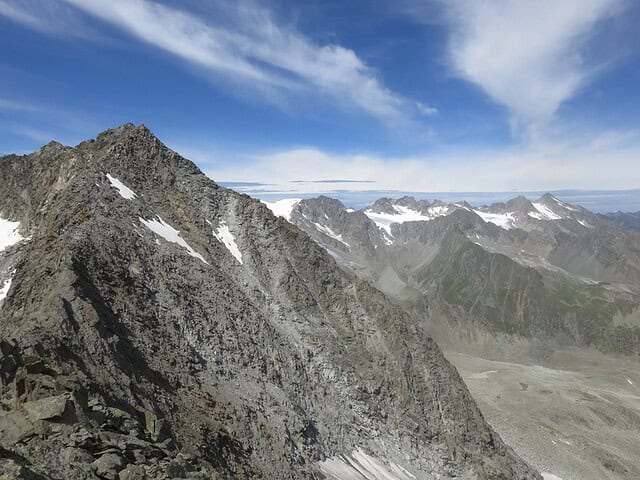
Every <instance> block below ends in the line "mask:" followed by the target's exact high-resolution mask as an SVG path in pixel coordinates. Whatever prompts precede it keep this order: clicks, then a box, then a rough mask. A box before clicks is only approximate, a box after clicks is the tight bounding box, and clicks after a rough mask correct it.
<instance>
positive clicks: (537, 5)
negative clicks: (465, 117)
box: [401, 0, 628, 133]
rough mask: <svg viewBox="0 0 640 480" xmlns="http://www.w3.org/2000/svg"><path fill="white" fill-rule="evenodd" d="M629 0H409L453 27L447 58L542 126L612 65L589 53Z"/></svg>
mask: <svg viewBox="0 0 640 480" xmlns="http://www.w3.org/2000/svg"><path fill="white" fill-rule="evenodd" d="M627 4H628V2H627V1H626V0H562V1H557V0H485V1H477V0H446V1H445V0H429V1H423V0H403V1H402V2H401V9H402V11H403V12H404V13H405V14H407V15H409V16H411V18H413V19H414V20H415V21H418V22H422V23H426V24H431V23H439V24H444V25H446V26H447V27H448V29H449V33H448V37H449V39H448V48H447V50H448V54H447V56H448V63H449V64H450V67H451V69H452V70H453V72H454V73H455V74H456V75H457V76H459V77H461V78H463V79H465V80H467V81H469V82H471V83H473V84H475V85H477V86H478V87H480V88H481V89H482V90H483V91H484V92H485V93H486V94H487V95H489V96H490V97H491V98H492V99H493V100H494V101H495V102H496V103H498V104H500V105H503V106H504V107H506V108H507V109H508V111H509V114H510V118H511V121H512V126H513V128H514V130H516V131H521V130H525V131H527V133H535V132H536V130H539V129H540V128H542V127H544V126H545V125H546V124H547V123H548V122H549V121H550V120H551V118H552V117H553V116H554V114H555V113H556V112H557V110H558V109H559V108H560V106H561V105H562V104H564V103H565V102H567V101H568V100H570V99H571V98H573V97H574V96H575V95H576V94H578V93H579V92H580V91H581V89H583V88H584V87H585V86H586V85H587V84H588V83H589V82H590V81H591V80H592V79H593V78H594V77H595V76H596V74H597V73H598V72H599V71H601V70H602V68H603V67H604V66H605V65H604V64H603V62H601V61H598V60H597V59H594V58H592V57H591V56H590V54H589V52H588V50H589V48H588V47H589V46H590V41H591V40H592V39H593V38H594V36H595V35H596V34H597V33H598V27H599V26H600V25H601V23H602V22H604V21H606V20H607V19H610V18H612V17H614V16H616V15H619V14H621V13H622V12H623V11H624V10H625V7H626V6H627Z"/></svg>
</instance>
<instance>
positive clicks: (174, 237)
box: [139, 215, 209, 265]
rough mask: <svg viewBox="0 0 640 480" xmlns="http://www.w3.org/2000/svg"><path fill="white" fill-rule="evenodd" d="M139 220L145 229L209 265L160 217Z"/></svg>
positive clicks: (178, 232) (177, 231)
mask: <svg viewBox="0 0 640 480" xmlns="http://www.w3.org/2000/svg"><path fill="white" fill-rule="evenodd" d="M139 219H140V222H142V224H143V225H144V226H145V227H147V228H148V229H149V230H151V231H152V232H153V233H155V234H156V235H160V236H161V237H162V238H164V239H165V240H166V241H167V242H171V243H177V244H178V245H180V246H181V247H182V248H184V249H185V250H186V251H187V252H188V253H189V255H191V256H192V257H195V258H197V259H199V260H202V261H203V262H204V263H206V264H207V265H209V262H207V261H206V260H205V259H204V257H203V256H202V255H200V254H199V253H198V252H196V251H195V250H194V249H193V248H191V246H190V245H189V244H188V243H187V242H186V241H185V239H184V238H182V237H181V236H180V231H179V230H176V229H175V228H173V227H172V226H171V225H169V224H168V223H166V222H165V221H164V220H162V217H160V215H158V219H157V220H156V219H155V218H154V219H152V220H145V219H144V218H142V217H139Z"/></svg>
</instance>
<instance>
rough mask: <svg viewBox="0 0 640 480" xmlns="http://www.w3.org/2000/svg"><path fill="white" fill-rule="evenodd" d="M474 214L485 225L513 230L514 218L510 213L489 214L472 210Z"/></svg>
mask: <svg viewBox="0 0 640 480" xmlns="http://www.w3.org/2000/svg"><path fill="white" fill-rule="evenodd" d="M474 212H475V213H476V214H477V215H478V216H479V217H480V218H482V220H484V221H485V222H487V223H493V224H494V225H497V226H498V227H500V228H504V229H505V230H511V229H512V228H515V221H516V219H515V217H514V214H513V213H512V212H508V213H489V212H483V211H482V210H474Z"/></svg>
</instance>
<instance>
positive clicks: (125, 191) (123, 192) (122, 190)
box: [107, 173, 138, 200]
mask: <svg viewBox="0 0 640 480" xmlns="http://www.w3.org/2000/svg"><path fill="white" fill-rule="evenodd" d="M107 180H109V183H110V184H111V186H112V187H113V188H115V189H116V190H118V193H119V194H120V196H121V197H122V198H124V199H126V200H133V199H134V198H136V197H137V196H138V195H136V193H135V192H134V191H133V190H131V189H130V188H129V187H127V186H126V185H125V184H124V183H122V182H121V181H120V180H118V179H117V178H116V177H112V176H111V175H110V174H108V173H107Z"/></svg>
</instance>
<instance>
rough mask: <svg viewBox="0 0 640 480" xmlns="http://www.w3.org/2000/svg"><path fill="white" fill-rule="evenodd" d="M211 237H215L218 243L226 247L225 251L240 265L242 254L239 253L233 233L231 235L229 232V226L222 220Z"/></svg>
mask: <svg viewBox="0 0 640 480" xmlns="http://www.w3.org/2000/svg"><path fill="white" fill-rule="evenodd" d="M213 236H214V237H216V238H217V239H218V241H219V242H220V243H222V244H223V245H224V246H225V247H227V250H229V252H231V255H233V256H234V258H235V259H236V260H237V261H238V262H240V265H242V252H240V249H239V248H238V244H237V243H236V239H235V237H234V236H233V233H231V230H229V226H228V225H227V224H226V223H225V222H224V220H223V221H221V222H220V226H218V230H214V232H213Z"/></svg>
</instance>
